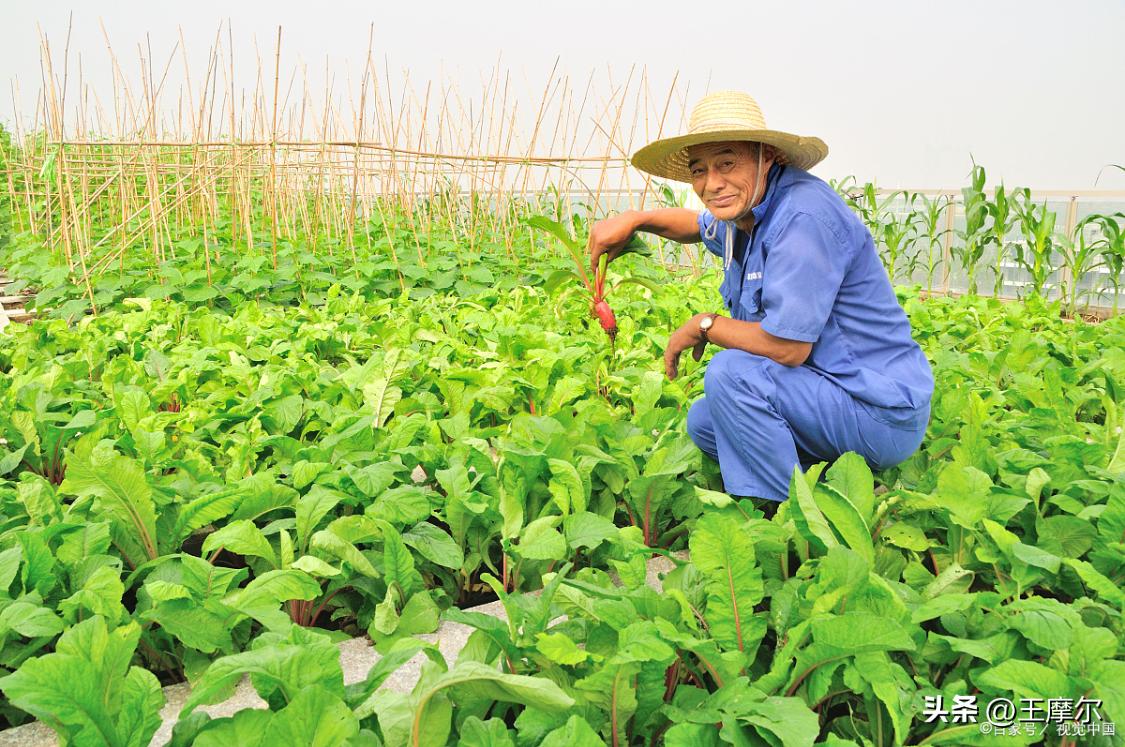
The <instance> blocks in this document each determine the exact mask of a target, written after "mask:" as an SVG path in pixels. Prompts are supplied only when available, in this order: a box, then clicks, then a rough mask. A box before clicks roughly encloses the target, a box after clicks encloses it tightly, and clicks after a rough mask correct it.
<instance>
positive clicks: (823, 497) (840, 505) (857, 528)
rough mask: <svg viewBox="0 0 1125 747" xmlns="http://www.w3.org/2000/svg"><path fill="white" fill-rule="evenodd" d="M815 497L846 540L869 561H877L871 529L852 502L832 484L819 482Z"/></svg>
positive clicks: (818, 505)
mask: <svg viewBox="0 0 1125 747" xmlns="http://www.w3.org/2000/svg"><path fill="white" fill-rule="evenodd" d="M813 497H814V499H815V500H816V505H817V507H818V508H819V509H820V511H821V513H823V514H824V517H825V518H826V519H827V520H828V522H829V523H830V524H831V526H832V528H833V529H835V530H836V532H837V534H839V536H840V537H841V538H843V540H844V544H846V545H847V546H848V547H850V548H851V549H852V550H855V551H856V552H857V553H859V554H860V555H861V556H863V559H864V560H866V561H867V562H868V563H874V562H875V548H874V546H873V545H872V543H871V529H870V527H868V525H867V521H866V520H865V519H864V518H863V516H861V515H860V512H859V510H858V509H857V508H856V507H855V506H854V505H852V502H851V501H849V500H848V499H847V498H845V497H844V496H843V495H842V494H841V493H839V492H838V491H837V490H836V489H835V488H833V487H832V486H830V485H823V484H818V485H817V486H816V487H815V488H814V490H813Z"/></svg>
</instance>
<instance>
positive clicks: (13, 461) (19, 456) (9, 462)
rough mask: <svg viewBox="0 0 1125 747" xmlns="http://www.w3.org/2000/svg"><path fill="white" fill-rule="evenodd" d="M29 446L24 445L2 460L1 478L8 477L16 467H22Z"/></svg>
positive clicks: (0, 462)
mask: <svg viewBox="0 0 1125 747" xmlns="http://www.w3.org/2000/svg"><path fill="white" fill-rule="evenodd" d="M28 445H29V444H24V445H23V446H21V447H19V448H18V449H16V450H15V451H10V452H8V453H7V454H5V455H4V457H3V458H2V459H0V476H3V475H6V474H8V473H9V472H11V471H12V470H14V469H15V468H16V467H18V466H20V462H22V461H23V455H24V452H26V451H27V447H28Z"/></svg>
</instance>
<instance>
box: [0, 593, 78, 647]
mask: <svg viewBox="0 0 1125 747" xmlns="http://www.w3.org/2000/svg"><path fill="white" fill-rule="evenodd" d="M63 627H64V625H63V621H62V619H61V618H60V617H59V616H58V615H56V614H55V613H54V612H52V611H51V610H49V609H47V608H46V607H41V606H39V605H37V604H32V603H30V602H24V601H16V602H12V603H11V604H9V605H8V606H6V607H4V609H3V611H0V637H2V636H3V634H4V633H6V632H7V631H9V630H14V631H15V632H17V633H19V634H20V635H22V636H24V637H26V638H37V637H39V636H50V637H54V636H56V635H58V634H59V633H61V632H62V631H63Z"/></svg>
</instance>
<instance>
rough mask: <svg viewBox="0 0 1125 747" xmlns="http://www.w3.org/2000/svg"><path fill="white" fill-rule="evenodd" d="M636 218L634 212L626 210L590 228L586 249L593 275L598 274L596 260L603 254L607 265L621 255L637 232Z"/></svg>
mask: <svg viewBox="0 0 1125 747" xmlns="http://www.w3.org/2000/svg"><path fill="white" fill-rule="evenodd" d="M637 216H638V214H637V213H636V212H635V211H632V210H627V211H625V212H623V213H619V214H617V215H614V216H612V217H610V218H605V219H603V220H600V221H598V222H597V223H595V224H594V225H593V226H592V227H591V228H590V241H589V243H588V244H587V248H588V249H589V252H590V269H591V270H592V271H593V272H594V274H597V272H598V260H599V259H600V258H601V256H602V255H603V254H605V255H606V263H607V264H608V263H610V262H612V261H613V260H615V259H617V258H618V257H619V256H620V255H621V250H622V249H624V248H625V245H626V244H628V243H629V240H630V239H632V238H633V234H634V233H636V231H637Z"/></svg>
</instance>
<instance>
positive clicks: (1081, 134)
mask: <svg viewBox="0 0 1125 747" xmlns="http://www.w3.org/2000/svg"><path fill="white" fill-rule="evenodd" d="M71 10H73V11H74V31H73V36H72V41H71V51H72V54H74V55H77V54H79V53H80V54H81V55H82V64H83V74H84V77H85V78H86V79H87V80H88V81H90V82H91V83H92V85H94V86H95V87H99V86H101V85H105V86H108V81H109V77H108V75H109V72H108V71H109V62H108V55H107V54H106V49H105V39H104V38H103V36H102V32H101V28H100V27H99V24H98V21H99V19H100V20H101V21H102V23H103V24H104V26H105V29H106V31H107V32H108V34H109V37H110V40H111V42H112V45H113V48H114V50H115V52H116V53H117V55H118V56H119V57H121V58H123V59H125V61H126V63H127V66H131V67H129V69H130V70H135V68H136V59H137V45H138V44H143V43H145V35H146V33H148V34H149V39H150V42H151V45H152V49H153V56H154V57H155V58H157V59H160V60H163V59H165V58H166V57H167V55H168V53H169V52H170V51H171V49H172V45H173V44H174V42H175V40H176V39H177V38H178V34H179V31H178V30H177V27H181V28H182V30H183V35H184V38H185V40H186V45H187V49H188V50H189V52H190V59H191V65H192V67H193V68H194V69H195V70H196V71H197V72H196V73H195V74H196V75H199V76H201V75H202V70H203V68H204V66H205V64H206V55H207V51H208V49H209V47H210V46H211V43H212V41H213V39H214V37H215V33H216V30H217V29H218V28H219V26H220V24H221V23H223V22H224V21H226V20H228V19H229V20H230V22H231V25H232V29H233V35H234V43H235V47H236V50H237V51H238V53H239V55H246V59H247V60H249V59H252V58H253V55H254V43H255V41H256V42H257V44H258V46H259V49H260V50H262V53H263V56H264V57H267V58H268V57H269V56H270V55H271V54H272V49H273V44H274V37H275V34H276V27H277V26H278V24H280V25H281V26H282V27H283V29H284V43H283V50H284V62H283V65H284V64H286V63H290V64H292V63H294V62H296V61H298V60H304V61H305V62H307V63H308V64H309V66H310V68H313V69H319V70H323V68H324V65H325V60H326V57H327V59H328V61H329V63H330V65H331V66H332V68H333V70H334V71H335V72H337V73H338V75H339V79H340V80H343V79H344V78H345V76H346V74H347V72H348V70H349V69H352V68H351V67H349V65H351V66H352V67H354V64H355V63H356V62H357V61H358V60H360V59H361V58H362V57H363V55H364V53H365V51H366V46H367V35H368V26H369V24H370V23H372V22H374V24H375V36H374V39H375V48H374V55H375V57H376V58H378V59H384V58H385V59H386V60H388V61H389V63H390V66H391V67H392V68H397V69H409V70H410V75H411V78H412V80H413V81H414V84H415V85H416V86H418V85H422V86H424V81H425V80H427V79H436V78H438V76H440V75H444V76H445V77H446V78H447V79H449V78H452V79H455V80H457V79H460V80H463V81H465V82H466V84H467V85H469V86H470V87H476V88H478V89H479V87H480V81H481V78H482V76H487V74H488V72H489V71H490V70H491V69H492V68H493V67H494V65H495V64H496V60H497V55H498V54H499V55H501V57H502V61H503V64H504V65H505V66H506V67H507V68H508V69H510V70H511V71H512V73H513V75H514V76H516V77H517V78H519V79H521V80H522V81H525V82H526V88H525V89H524V90H526V91H527V96H528V97H529V99H532V100H529V101H527V102H526V103H525V104H523V106H524V107H527V108H534V106H535V105H536V101H535V100H534V99H533V94H532V93H531V92H532V91H537V90H538V89H539V88H541V87H542V84H543V82H544V81H545V80H546V78H547V75H548V73H549V71H550V69H551V66H552V64H553V63H554V62H555V59H556V58H559V59H560V60H561V61H560V69H561V70H563V71H565V72H567V73H569V74H571V75H572V76H573V77H574V78H576V79H584V78H585V77H586V76H587V75H588V74H589V73H590V71H591V70H592V69H598V70H602V71H605V70H606V69H607V66H608V69H610V70H612V71H614V73H615V74H616V75H619V76H621V77H624V75H625V73H626V72H627V71H628V69H629V66H630V65H632V64H634V63H637V64H639V65H644V66H647V69H648V72H649V75H650V78H651V80H652V82H653V88H654V89H656V90H660V88H661V86H662V85H663V87H664V90H666V89H667V84H668V82H669V81H670V80H671V79H672V76H673V74H674V73H675V72H677V71H678V72H679V75H680V80H681V81H684V80H690V81H691V82H692V91H693V94H694V93H698V92H702V91H703V89H704V87H705V86H708V85H709V86H710V88H711V90H714V89H717V88H737V89H742V90H746V91H748V92H750V93H751V94H753V95H754V96H755V97H756V98H757V99H758V101H759V102H760V104H761V105H762V109H763V111H764V113H765V116H766V118H767V120H768V122H769V124H770V125H771V126H773V127H776V128H779V129H788V130H790V131H794V132H797V133H800V134H808V135H818V136H820V137H821V138H823V139H824V140H825V141H826V142H827V143H828V145H829V147H830V148H831V151H832V153H831V155H830V156H829V158H828V159H827V160H826V161H825V162H824V163H823V164H822V165H821V166H819V167H817V169H816V173H818V174H820V175H821V176H824V177H830V176H837V177H838V176H844V175H847V174H854V175H856V176H858V177H860V179H861V180H863V179H875V180H877V181H878V183H879V184H880V185H881V186H888V187H889V186H914V187H942V186H960V185H961V184H963V183H964V181H965V175H966V174H967V172H968V170H969V167H970V165H971V164H970V154H972V156H973V157H975V158H976V160H977V162H979V163H981V164H983V165H985V166H986V168H987V169H988V174H989V181H990V183H993V182H995V181H998V180H999V179H1001V178H1002V179H1004V180H1005V181H1006V182H1007V183H1008V184H1010V185H1020V186H1031V187H1034V188H1041V189H1046V188H1057V189H1091V188H1093V187H1094V180H1095V179H1096V178H1097V177H1098V174H1099V172H1101V177H1100V181H1099V183H1098V185H1097V188H1099V189H1116V190H1125V172H1122V171H1118V170H1116V169H1112V168H1104V169H1103V167H1105V166H1106V165H1107V164H1110V163H1119V164H1125V36H1123V34H1125V2H1121V1H1120V0H1116V1H1111V0H1104V1H1100V2H1098V1H1094V0H1089V1H1085V2H1084V1H1082V0H1079V1H1078V2H1069V3H1058V2H1039V1H1034V2H997V1H989V0H969V1H963V0H944V1H943V2H937V3H923V2H907V1H905V0H897V1H894V2H892V1H890V0H878V1H872V0H866V1H865V2H863V3H841V2H827V1H825V2H788V3H781V2H772V3H768V4H767V3H755V2H751V1H749V0H712V2H703V3H692V2H684V1H683V0H681V1H680V2H677V3H666V2H653V1H651V0H650V1H648V2H636V3H623V2H613V1H612V0H599V1H598V2H590V1H588V0H570V1H569V2H566V3H539V2H528V1H527V0H521V1H519V2H483V1H482V2H475V3H470V2H456V3H454V2H444V1H443V0H429V1H428V2H409V1H408V2H403V0H395V2H390V3H379V2H368V3H359V2H351V1H344V2H301V3H296V2H286V1H283V0H277V1H274V2H262V1H260V0H243V1H240V2H214V1H212V0H194V1H193V2H184V3H181V2H177V3H170V2H156V1H154V0H146V1H136V0H130V1H128V2H107V1H105V0H87V1H86V2H84V3H81V4H77V3H69V4H68V3H61V2H55V1H54V0H41V1H39V2H34V3H18V4H15V3H12V4H8V6H7V7H5V9H4V10H3V13H2V19H3V22H2V23H0V74H2V77H10V78H17V79H18V81H19V85H20V90H21V93H22V96H21V103H20V109H21V111H24V113H27V110H28V109H29V108H30V107H31V106H32V104H31V102H33V101H34V95H35V91H36V89H37V88H38V86H39V80H40V70H39V39H38V32H37V24H38V26H39V27H41V28H42V30H43V32H44V33H45V34H47V36H48V38H49V39H50V42H51V46H52V49H53V50H54V51H55V54H56V55H61V50H62V47H63V42H64V40H65V35H66V28H67V17H68V15H69V13H70V12H71ZM224 33H225V32H224ZM72 64H73V63H72ZM177 64H178V65H179V66H180V67H182V63H177ZM242 67H243V68H250V67H251V66H250V65H249V64H246V65H243V66H242ZM130 74H131V73H130ZM708 81H709V83H708ZM249 83H250V84H252V80H251V81H250V82H249ZM338 85H339V83H338ZM357 87H358V86H357ZM99 90H100V89H99ZM108 94H109V92H108V90H106V95H108ZM535 95H537V94H535ZM693 98H694V96H693ZM11 99H12V96H11V94H9V93H7V92H5V95H2V96H0V102H2V103H0V120H4V121H10V119H11V117H12V116H13V104H12V101H11Z"/></svg>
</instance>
